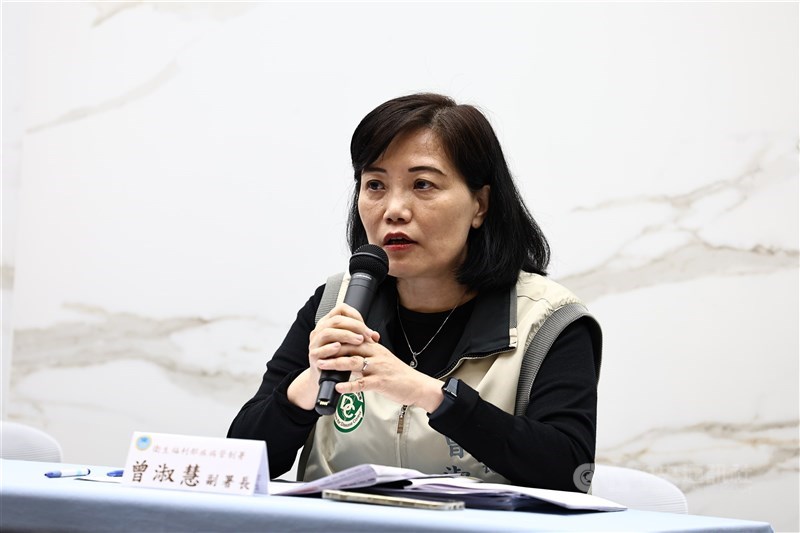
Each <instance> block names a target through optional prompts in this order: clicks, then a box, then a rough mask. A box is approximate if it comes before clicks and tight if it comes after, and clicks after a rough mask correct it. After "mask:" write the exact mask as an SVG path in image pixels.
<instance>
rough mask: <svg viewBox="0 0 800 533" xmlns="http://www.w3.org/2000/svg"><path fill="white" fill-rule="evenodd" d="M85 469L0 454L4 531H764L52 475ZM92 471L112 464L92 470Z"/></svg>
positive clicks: (763, 526)
mask: <svg viewBox="0 0 800 533" xmlns="http://www.w3.org/2000/svg"><path fill="white" fill-rule="evenodd" d="M77 466H85V465H67V464H63V463H40V462H31V461H11V460H0V529H2V530H3V531H104V532H106V531H170V532H171V531H191V532H198V531H202V532H207V531H236V532H246V531H318V532H320V533H332V532H335V531H370V532H374V531H381V532H393V531H480V532H482V533H485V532H488V531H587V530H591V531H709V532H710V531H738V532H745V531H748V532H749V531H752V532H769V531H772V529H771V527H770V526H769V524H767V523H764V522H750V521H745V520H734V519H729V518H714V517H708V516H694V515H681V514H671V513H654V512H646V511H635V510H631V509H629V510H627V511H620V512H610V513H603V512H599V513H595V512H592V513H586V512H580V513H576V512H569V511H554V512H552V513H549V512H548V513H543V512H524V511H484V510H476V509H467V510H463V511H431V510H422V509H407V508H397V507H384V506H376V505H365V504H356V503H343V502H335V501H330V500H322V499H318V498H305V497H303V498H301V497H293V496H266V495H256V496H237V495H227V494H209V493H190V492H185V491H175V490H159V489H147V488H138V487H126V486H122V485H119V484H112V483H98V482H90V481H80V480H78V479H76V478H57V479H50V478H47V477H45V476H44V473H45V472H47V471H50V470H58V469H67V468H75V467H77ZM91 468H92V472H93V473H102V472H107V471H109V470H113V468H110V467H102V466H92V467H91Z"/></svg>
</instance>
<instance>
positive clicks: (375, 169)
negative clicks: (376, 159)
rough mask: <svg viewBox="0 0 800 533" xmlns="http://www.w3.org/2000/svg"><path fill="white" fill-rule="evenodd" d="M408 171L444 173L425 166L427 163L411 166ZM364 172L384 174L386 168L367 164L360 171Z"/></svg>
mask: <svg viewBox="0 0 800 533" xmlns="http://www.w3.org/2000/svg"><path fill="white" fill-rule="evenodd" d="M408 171H409V172H434V173H436V174H441V175H442V176H444V175H445V173H444V172H442V171H441V170H439V169H438V168H436V167H430V166H427V165H420V166H416V167H411V168H409V169H408ZM365 172H378V173H382V174H386V169H383V168H381V167H372V166H369V167H364V170H362V171H361V173H362V174H363V173H365Z"/></svg>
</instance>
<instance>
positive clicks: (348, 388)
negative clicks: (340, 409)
mask: <svg viewBox="0 0 800 533" xmlns="http://www.w3.org/2000/svg"><path fill="white" fill-rule="evenodd" d="M365 390H369V380H368V379H367V378H364V377H362V378H359V379H356V380H353V381H346V382H343V383H337V384H336V391H337V392H338V393H339V394H349V393H353V392H364V391H365Z"/></svg>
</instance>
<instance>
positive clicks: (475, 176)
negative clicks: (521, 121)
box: [347, 93, 550, 291]
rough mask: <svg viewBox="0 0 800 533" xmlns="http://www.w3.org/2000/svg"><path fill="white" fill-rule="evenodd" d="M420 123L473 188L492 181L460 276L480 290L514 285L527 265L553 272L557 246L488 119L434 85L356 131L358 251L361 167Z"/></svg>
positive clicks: (375, 113)
mask: <svg viewBox="0 0 800 533" xmlns="http://www.w3.org/2000/svg"><path fill="white" fill-rule="evenodd" d="M418 129H430V130H431V131H433V133H434V134H435V135H436V136H437V138H438V139H439V141H440V142H441V143H442V147H443V149H444V151H445V153H446V154H447V156H448V157H449V158H450V160H451V161H452V162H453V164H454V165H455V166H456V168H458V170H459V172H461V175H462V176H464V178H465V179H466V182H467V186H468V187H469V188H470V189H471V190H472V191H477V190H479V189H480V188H481V187H483V186H484V185H489V186H490V188H491V189H490V194H489V209H488V212H487V213H486V218H485V219H484V221H483V224H482V225H481V226H480V227H479V228H477V229H475V228H472V229H470V232H469V235H468V237H467V257H466V259H465V260H464V263H463V264H462V265H461V266H460V268H459V269H458V272H456V277H457V279H458V281H459V282H460V283H462V284H464V285H466V286H467V287H469V288H470V289H472V290H477V291H481V290H486V289H495V288H509V287H511V286H513V285H514V284H516V282H517V278H518V276H519V271H520V270H525V271H527V272H535V273H538V274H542V275H546V270H547V264H548V263H549V262H550V246H549V245H548V243H547V239H545V236H544V234H543V233H542V230H541V229H540V228H539V225H538V224H537V223H536V221H535V220H534V219H533V216H532V215H531V214H530V211H528V208H527V207H526V206H525V202H524V201H523V200H522V197H521V196H520V194H519V190H518V189H517V186H516V185H515V183H514V180H513V178H512V177H511V172H510V171H509V169H508V164H507V163H506V159H505V156H504V155H503V150H502V148H501V147H500V142H499V141H498V140H497V136H496V135H495V133H494V130H493V129H492V126H491V125H490V124H489V121H488V120H487V119H486V117H485V116H484V115H483V114H482V113H481V112H480V111H478V109H476V108H475V107H473V106H471V105H459V104H456V103H455V101H453V100H452V99H451V98H449V97H447V96H443V95H440V94H432V93H421V94H412V95H408V96H401V97H399V98H394V99H392V100H389V101H388V102H385V103H383V104H381V105H379V106H378V107H376V108H375V109H373V110H372V111H371V112H370V113H369V114H368V115H367V116H365V117H364V118H363V120H361V123H360V124H359V125H358V127H356V129H355V132H353V138H352V140H351V142H350V156H351V158H352V162H353V171H354V177H355V181H356V183H355V190H354V192H353V198H352V202H351V205H350V214H349V218H348V222H347V234H348V244H349V245H350V249H351V251H353V252H354V251H355V250H356V249H357V248H358V247H359V246H362V245H364V244H367V242H368V241H367V233H366V230H365V229H364V224H363V223H362V221H361V217H360V216H359V214H358V195H359V192H360V188H361V173H362V172H363V170H364V168H366V167H367V166H369V165H371V164H373V163H374V162H375V161H376V160H377V159H379V158H380V157H381V155H382V154H383V153H384V152H385V151H386V149H387V147H388V146H389V144H390V143H391V142H392V140H393V139H394V138H395V137H397V136H398V135H400V134H403V133H406V132H411V131H415V130H418Z"/></svg>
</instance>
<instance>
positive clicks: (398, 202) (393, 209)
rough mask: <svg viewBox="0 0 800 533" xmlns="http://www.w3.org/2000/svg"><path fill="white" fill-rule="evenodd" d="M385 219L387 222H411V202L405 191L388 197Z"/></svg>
mask: <svg viewBox="0 0 800 533" xmlns="http://www.w3.org/2000/svg"><path fill="white" fill-rule="evenodd" d="M383 216H384V219H386V221H387V222H395V223H397V222H408V221H410V220H411V202H410V199H409V198H408V195H406V194H405V192H403V191H398V190H395V191H392V192H390V193H388V194H387V195H386V210H385V212H384V215H383Z"/></svg>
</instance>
